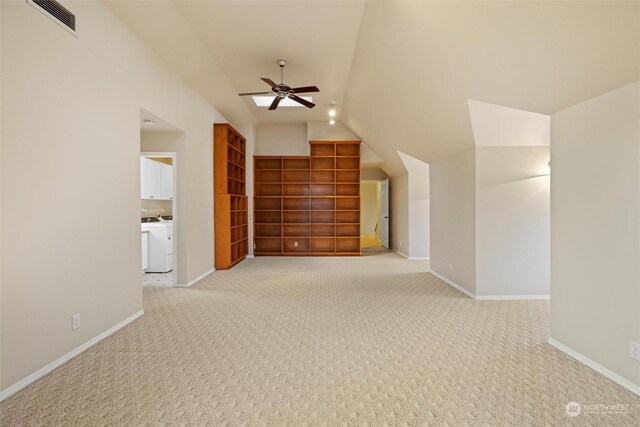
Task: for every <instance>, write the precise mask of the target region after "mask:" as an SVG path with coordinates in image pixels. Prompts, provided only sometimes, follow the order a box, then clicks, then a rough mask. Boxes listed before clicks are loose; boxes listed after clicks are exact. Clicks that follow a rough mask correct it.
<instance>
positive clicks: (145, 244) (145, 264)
mask: <svg viewBox="0 0 640 427" xmlns="http://www.w3.org/2000/svg"><path fill="white" fill-rule="evenodd" d="M141 236H142V237H141V243H142V271H144V270H146V269H147V268H149V232H148V231H143V232H142V233H141Z"/></svg>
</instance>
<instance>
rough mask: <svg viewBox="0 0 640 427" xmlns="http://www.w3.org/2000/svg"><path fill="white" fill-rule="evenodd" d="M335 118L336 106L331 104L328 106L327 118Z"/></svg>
mask: <svg viewBox="0 0 640 427" xmlns="http://www.w3.org/2000/svg"><path fill="white" fill-rule="evenodd" d="M335 116H336V104H334V103H333V102H332V103H331V105H329V117H335Z"/></svg>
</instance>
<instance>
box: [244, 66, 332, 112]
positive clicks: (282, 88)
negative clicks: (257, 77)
mask: <svg viewBox="0 0 640 427" xmlns="http://www.w3.org/2000/svg"><path fill="white" fill-rule="evenodd" d="M277 63H278V66H279V67H280V84H276V83H274V82H273V80H271V79H267V78H266V77H262V78H261V80H262V81H263V82H265V83H266V84H268V85H269V86H271V92H250V93H239V94H238V95H239V96H249V95H272V94H274V93H275V94H276V97H275V98H274V100H273V102H272V103H271V105H270V106H269V110H275V109H276V108H278V104H280V101H282V100H283V99H285V98H289V99H291V100H292V101H295V102H297V103H299V104H302V105H304V106H305V107H307V108H313V107H315V106H316V104H314V103H313V102H309V101H307V100H306V99H303V98H300V97H299V96H297V95H296V94H297V93H308V92H320V89H318V88H317V87H316V86H303V87H289V86H287V85H286V84H284V83H283V74H284V66H285V65H287V61H285V60H284V59H278V61H277Z"/></svg>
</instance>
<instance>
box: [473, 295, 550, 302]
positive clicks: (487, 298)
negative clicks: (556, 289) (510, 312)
mask: <svg viewBox="0 0 640 427" xmlns="http://www.w3.org/2000/svg"><path fill="white" fill-rule="evenodd" d="M476 299H477V300H478V301H503V300H530V301H534V300H549V299H551V297H550V296H549V295H476Z"/></svg>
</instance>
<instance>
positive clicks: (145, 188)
mask: <svg viewBox="0 0 640 427" xmlns="http://www.w3.org/2000/svg"><path fill="white" fill-rule="evenodd" d="M140 198H142V199H151V200H173V166H172V165H167V164H165V163H160V162H157V161H155V160H151V159H148V158H145V157H141V158H140Z"/></svg>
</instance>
